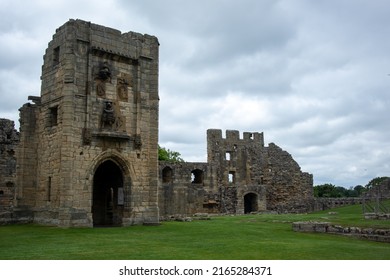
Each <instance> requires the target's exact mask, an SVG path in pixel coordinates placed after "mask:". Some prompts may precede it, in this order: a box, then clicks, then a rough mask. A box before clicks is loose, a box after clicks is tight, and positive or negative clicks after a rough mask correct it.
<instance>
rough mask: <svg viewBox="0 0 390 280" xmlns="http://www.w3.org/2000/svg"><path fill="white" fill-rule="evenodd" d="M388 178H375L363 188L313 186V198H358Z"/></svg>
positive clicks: (326, 185) (360, 186)
mask: <svg viewBox="0 0 390 280" xmlns="http://www.w3.org/2000/svg"><path fill="white" fill-rule="evenodd" d="M387 179H389V177H376V178H373V179H371V180H370V181H369V182H368V183H367V184H366V185H365V186H362V185H357V186H355V187H350V188H348V189H347V188H344V187H340V186H335V185H333V184H322V185H316V186H314V196H315V197H359V196H361V195H362V194H363V193H365V192H366V191H368V190H369V189H370V188H372V187H374V186H377V185H380V184H381V183H382V182H383V181H384V180H387Z"/></svg>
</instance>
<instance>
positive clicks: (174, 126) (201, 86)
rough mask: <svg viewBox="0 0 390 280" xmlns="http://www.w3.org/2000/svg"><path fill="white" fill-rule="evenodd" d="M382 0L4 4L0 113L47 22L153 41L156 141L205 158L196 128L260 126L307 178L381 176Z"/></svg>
mask: <svg viewBox="0 0 390 280" xmlns="http://www.w3.org/2000/svg"><path fill="white" fill-rule="evenodd" d="M389 11H390V1H388V0H372V1H365V0H364V1H363V0H326V1H325V0H318V1H310V0H280V1H278V0H242V1H235V0H224V1H222V0H190V1H183V0H165V1H153V0H142V1H137V0H105V1H92V0H77V1H75V0H51V1H46V0H36V1H35V0H34V1H22V0H2V1H1V3H0V77H1V82H0V97H1V102H0V118H9V119H12V120H14V121H15V123H16V126H17V127H18V113H19V112H18V109H19V107H21V106H22V105H23V104H24V103H26V102H27V97H28V96H29V95H39V94H40V74H41V66H42V63H43V59H42V56H43V54H44V51H45V49H46V47H47V44H48V42H49V41H50V40H51V38H52V35H53V34H54V33H55V30H56V28H58V27H59V26H61V25H62V24H64V23H65V22H66V21H68V20H69V19H83V20H86V21H91V22H93V23H97V24H101V25H105V26H108V27H112V28H115V29H118V30H121V31H122V32H127V31H136V32H140V33H147V34H150V35H155V36H157V37H158V39H159V42H160V77H159V85H160V86H159V94H160V133H159V137H160V139H159V142H160V145H162V146H164V147H166V148H169V149H172V150H176V151H179V152H180V153H181V154H182V157H183V158H184V159H185V160H186V161H206V130H207V129H208V128H220V129H222V130H226V129H234V130H239V131H240V132H241V134H242V132H244V131H245V132H264V138H265V143H266V144H267V145H268V143H270V142H274V143H276V144H277V145H278V146H280V147H281V148H282V149H284V150H286V151H288V152H289V153H290V154H291V155H292V156H293V157H294V159H295V160H296V161H297V162H298V163H299V164H300V166H301V168H302V170H303V171H305V172H309V173H312V174H313V175H314V183H315V184H322V183H332V184H335V185H340V186H344V187H350V186H356V185H358V184H362V185H364V184H366V183H367V182H368V181H369V180H370V179H372V178H374V177H377V176H390V122H389V112H390V92H389V90H390V76H389V74H390V63H389V56H390V36H389V35H390V17H389Z"/></svg>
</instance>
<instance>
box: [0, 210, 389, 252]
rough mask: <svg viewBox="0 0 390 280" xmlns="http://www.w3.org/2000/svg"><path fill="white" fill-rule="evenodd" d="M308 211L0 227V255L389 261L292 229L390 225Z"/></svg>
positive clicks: (340, 239) (378, 246)
mask: <svg viewBox="0 0 390 280" xmlns="http://www.w3.org/2000/svg"><path fill="white" fill-rule="evenodd" d="M332 211H336V212H337V214H332V215H331V214H328V211H323V212H317V213H312V214H305V215H293V214H285V215H276V214H275V215H274V214H261V215H243V216H220V217H213V218H212V219H211V220H208V221H192V222H185V223H183V222H164V223H162V225H161V226H155V227H152V226H132V227H117V228H68V229H64V228H57V227H47V226H39V225H10V226H2V227H0V259H3V260H6V259H8V260H11V259H24V260H26V259H36V260H37V259H44V260H46V259H55V260H65V259H73V260H83V259H92V260H100V259H110V260H118V259H128V260H169V259H175V260H176V259H178V260H194V259H197V260H215V259H218V260H224V259H225V260H226V259H230V260H233V259H274V260H275V259H278V260H289V259H296V260H315V259H320V260H327V259H331V260H338V259H360V260H375V259H382V260H383V259H384V260H389V259H390V244H388V243H378V242H372V241H365V240H359V239H356V238H351V237H344V236H338V235H330V234H319V233H299V232H293V231H292V226H291V223H292V222H294V221H308V220H313V221H314V220H315V221H329V222H332V223H334V224H340V225H344V226H347V225H349V226H360V227H372V228H390V222H388V221H375V220H365V219H364V217H363V216H362V214H361V207H360V206H348V207H343V208H338V209H335V210H332Z"/></svg>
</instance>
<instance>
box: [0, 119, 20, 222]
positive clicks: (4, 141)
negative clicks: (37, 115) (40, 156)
mask: <svg viewBox="0 0 390 280" xmlns="http://www.w3.org/2000/svg"><path fill="white" fill-rule="evenodd" d="M18 143H19V133H18V132H17V131H16V130H15V124H14V122H13V121H10V120H7V119H0V223H1V221H8V220H9V219H11V213H12V211H13V209H14V198H15V189H16V186H15V179H16V176H15V175H16V150H17V146H18Z"/></svg>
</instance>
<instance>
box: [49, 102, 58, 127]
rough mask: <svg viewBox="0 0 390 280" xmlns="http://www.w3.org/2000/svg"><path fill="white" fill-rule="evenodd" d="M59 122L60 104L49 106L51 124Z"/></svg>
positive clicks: (54, 124)
mask: <svg viewBox="0 0 390 280" xmlns="http://www.w3.org/2000/svg"><path fill="white" fill-rule="evenodd" d="M57 124H58V106H55V107H51V108H49V126H56V125H57Z"/></svg>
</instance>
